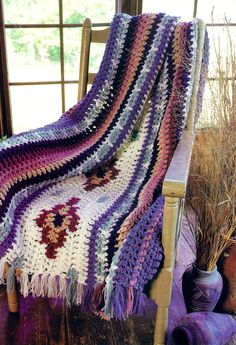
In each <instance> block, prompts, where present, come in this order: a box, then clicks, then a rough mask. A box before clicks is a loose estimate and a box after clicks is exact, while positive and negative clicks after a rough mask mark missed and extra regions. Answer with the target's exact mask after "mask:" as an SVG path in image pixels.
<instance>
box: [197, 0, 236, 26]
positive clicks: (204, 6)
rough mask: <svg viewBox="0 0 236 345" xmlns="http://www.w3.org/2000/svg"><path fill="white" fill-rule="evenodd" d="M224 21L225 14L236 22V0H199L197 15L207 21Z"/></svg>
mask: <svg viewBox="0 0 236 345" xmlns="http://www.w3.org/2000/svg"><path fill="white" fill-rule="evenodd" d="M212 14H213V20H214V22H218V23H220V22H224V18H225V16H227V18H228V20H231V22H232V21H234V22H236V11H235V0H224V1H222V0H207V1H206V0H198V10H197V16H198V17H199V18H202V19H204V20H205V21H206V22H207V23H211V22H212Z"/></svg>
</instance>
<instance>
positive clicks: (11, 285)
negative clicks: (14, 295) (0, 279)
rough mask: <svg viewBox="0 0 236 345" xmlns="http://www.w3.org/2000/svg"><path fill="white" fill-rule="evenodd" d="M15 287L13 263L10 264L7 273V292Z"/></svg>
mask: <svg viewBox="0 0 236 345" xmlns="http://www.w3.org/2000/svg"><path fill="white" fill-rule="evenodd" d="M15 287H16V282H15V266H14V264H12V265H11V267H10V269H9V271H8V275H7V293H9V292H11V291H13V290H15Z"/></svg>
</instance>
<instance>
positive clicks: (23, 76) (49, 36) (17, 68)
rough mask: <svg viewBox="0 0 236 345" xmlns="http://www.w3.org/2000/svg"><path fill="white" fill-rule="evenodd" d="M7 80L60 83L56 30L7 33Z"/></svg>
mask: <svg viewBox="0 0 236 345" xmlns="http://www.w3.org/2000/svg"><path fill="white" fill-rule="evenodd" d="M6 37H7V53H8V66H9V80H10V81H11V82H17V81H21V82H23V81H43V80H46V81H48V80H60V44H59V30H58V29H45V28H44V29H20V28H19V29H18V28H17V29H7V30H6Z"/></svg>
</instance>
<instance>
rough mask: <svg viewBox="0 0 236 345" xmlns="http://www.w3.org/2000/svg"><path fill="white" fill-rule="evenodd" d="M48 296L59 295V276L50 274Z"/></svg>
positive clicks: (55, 296)
mask: <svg viewBox="0 0 236 345" xmlns="http://www.w3.org/2000/svg"><path fill="white" fill-rule="evenodd" d="M47 296H48V297H51V298H57V297H58V286H57V277H56V276H49V277H48V293H47Z"/></svg>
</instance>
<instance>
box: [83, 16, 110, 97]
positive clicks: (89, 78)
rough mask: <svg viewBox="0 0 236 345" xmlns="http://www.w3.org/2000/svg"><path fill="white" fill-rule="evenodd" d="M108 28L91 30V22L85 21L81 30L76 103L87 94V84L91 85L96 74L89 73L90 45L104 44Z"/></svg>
mask: <svg viewBox="0 0 236 345" xmlns="http://www.w3.org/2000/svg"><path fill="white" fill-rule="evenodd" d="M109 31H110V28H109V27H108V28H106V29H103V30H93V29H92V24H91V20H90V19H89V18H87V19H85V21H84V24H83V30H82V41H81V51H80V67H79V85H78V101H79V100H81V99H82V98H83V97H84V96H85V95H86V93H87V86H88V84H92V83H93V81H94V78H95V76H96V73H90V72H89V58H90V46H91V43H106V42H107V38H108V35H109Z"/></svg>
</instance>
